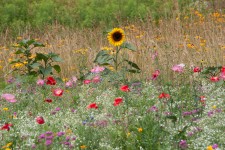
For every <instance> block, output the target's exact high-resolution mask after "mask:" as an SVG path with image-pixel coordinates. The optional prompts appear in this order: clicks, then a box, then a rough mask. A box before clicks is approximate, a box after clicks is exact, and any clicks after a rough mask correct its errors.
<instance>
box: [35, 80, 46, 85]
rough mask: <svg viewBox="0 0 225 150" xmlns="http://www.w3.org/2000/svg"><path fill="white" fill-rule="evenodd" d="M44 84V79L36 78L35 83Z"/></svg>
mask: <svg viewBox="0 0 225 150" xmlns="http://www.w3.org/2000/svg"><path fill="white" fill-rule="evenodd" d="M44 84H45V81H44V80H42V79H38V80H37V85H39V86H43V85H44Z"/></svg>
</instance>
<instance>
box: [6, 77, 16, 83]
mask: <svg viewBox="0 0 225 150" xmlns="http://www.w3.org/2000/svg"><path fill="white" fill-rule="evenodd" d="M14 81H15V78H14V77H10V78H9V79H8V80H7V83H13V82H14Z"/></svg>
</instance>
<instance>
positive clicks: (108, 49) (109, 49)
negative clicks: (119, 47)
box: [101, 46, 113, 51]
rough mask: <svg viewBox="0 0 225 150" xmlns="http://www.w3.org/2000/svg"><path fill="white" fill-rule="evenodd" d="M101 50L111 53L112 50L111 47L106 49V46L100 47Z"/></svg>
mask: <svg viewBox="0 0 225 150" xmlns="http://www.w3.org/2000/svg"><path fill="white" fill-rule="evenodd" d="M101 49H102V50H106V51H111V50H113V48H112V47H107V46H104V47H102V48H101Z"/></svg>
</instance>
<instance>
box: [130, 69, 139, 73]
mask: <svg viewBox="0 0 225 150" xmlns="http://www.w3.org/2000/svg"><path fill="white" fill-rule="evenodd" d="M127 71H128V72H130V73H141V71H140V70H135V69H127Z"/></svg>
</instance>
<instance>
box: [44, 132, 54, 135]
mask: <svg viewBox="0 0 225 150" xmlns="http://www.w3.org/2000/svg"><path fill="white" fill-rule="evenodd" d="M45 134H46V135H52V134H53V133H52V132H51V131H46V132H45Z"/></svg>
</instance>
